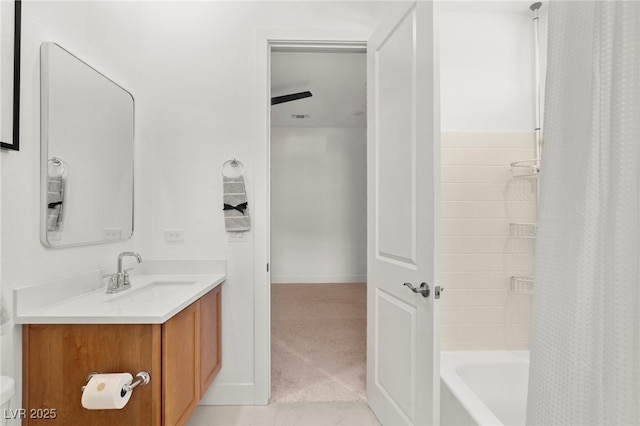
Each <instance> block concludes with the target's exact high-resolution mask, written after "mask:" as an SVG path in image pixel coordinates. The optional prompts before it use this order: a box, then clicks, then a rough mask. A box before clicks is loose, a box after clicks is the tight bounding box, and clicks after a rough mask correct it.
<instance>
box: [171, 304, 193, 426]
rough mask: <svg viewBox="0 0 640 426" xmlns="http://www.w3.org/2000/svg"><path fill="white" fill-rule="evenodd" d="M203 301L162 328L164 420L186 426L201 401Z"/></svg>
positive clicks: (183, 311)
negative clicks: (201, 312)
mask: <svg viewBox="0 0 640 426" xmlns="http://www.w3.org/2000/svg"><path fill="white" fill-rule="evenodd" d="M199 343H200V301H199V300H198V301H196V302H194V303H193V304H191V305H189V306H188V307H187V308H185V309H184V310H182V311H181V312H180V313H178V314H177V315H176V316H174V317H173V318H171V319H170V320H169V321H167V322H166V323H164V324H163V325H162V388H163V394H162V418H163V424H164V425H165V426H173V425H183V424H185V423H186V422H187V420H188V419H189V416H190V415H191V413H192V411H193V410H194V409H195V408H196V406H197V405H198V402H199V401H200V350H199Z"/></svg>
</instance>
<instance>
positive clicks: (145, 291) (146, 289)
mask: <svg viewBox="0 0 640 426" xmlns="http://www.w3.org/2000/svg"><path fill="white" fill-rule="evenodd" d="M196 282H197V281H171V280H166V281H151V282H150V283H148V284H145V285H144V286H138V287H137V286H136V282H135V280H134V281H133V282H132V283H131V288H130V289H129V290H123V291H121V292H119V293H114V294H107V295H106V299H105V300H104V303H112V302H115V301H118V303H123V302H124V303H126V302H135V303H145V302H148V303H153V302H157V301H158V299H160V298H165V297H167V296H168V295H169V293H172V292H174V291H175V290H181V289H184V288H185V287H187V286H190V285H193V284H195V283H196Z"/></svg>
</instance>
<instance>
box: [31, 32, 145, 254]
mask: <svg viewBox="0 0 640 426" xmlns="http://www.w3.org/2000/svg"><path fill="white" fill-rule="evenodd" d="M47 43H49V44H54V45H56V46H57V47H58V48H60V49H62V50H64V51H65V52H66V53H68V54H69V55H71V56H72V57H74V58H75V59H76V60H78V61H80V62H82V63H83V64H84V65H86V66H87V67H89V68H91V69H92V70H93V71H95V72H96V73H98V74H99V75H101V76H102V77H104V78H105V79H107V80H109V81H110V82H111V83H113V84H114V85H116V86H117V87H119V88H120V89H122V90H123V91H124V92H125V93H127V94H128V95H129V96H130V97H131V102H132V104H133V127H132V132H133V139H132V146H131V158H132V160H133V161H132V170H131V234H129V235H128V236H126V237H122V238H119V239H113V240H94V241H81V242H77V243H69V244H51V242H50V241H49V239H48V238H47V236H48V235H47V181H48V179H49V135H48V128H49V114H48V111H47V108H46V105H48V93H46V92H44V91H43V90H42V87H43V75H42V63H43V61H42V46H43V45H45V44H47ZM48 78H49V77H48V76H47V79H48ZM40 86H41V92H40V242H41V243H42V245H44V246H45V247H47V248H67V247H78V246H86V245H95V244H109V243H118V242H122V241H126V240H130V239H131V238H133V233H134V232H135V209H136V205H135V204H136V203H135V199H136V186H135V181H136V172H135V164H136V137H135V134H136V99H135V97H134V96H133V94H132V93H131V92H130V91H128V90H127V89H125V88H124V87H122V86H121V85H119V84H118V83H116V82H115V81H113V80H112V79H110V78H109V77H107V76H106V75H104V74H103V73H102V72H100V71H98V70H97V69H95V68H94V67H92V66H91V65H89V64H88V63H87V62H85V61H83V60H82V59H80V58H79V57H77V56H76V55H74V54H73V53H71V52H69V51H68V50H67V49H65V48H64V47H62V46H60V45H59V44H58V43H55V42H43V43H42V44H41V45H40Z"/></svg>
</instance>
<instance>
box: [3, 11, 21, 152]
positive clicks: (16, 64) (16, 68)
mask: <svg viewBox="0 0 640 426" xmlns="http://www.w3.org/2000/svg"><path fill="white" fill-rule="evenodd" d="M13 4H14V13H13V20H14V23H13V124H12V126H11V132H12V139H13V141H12V142H0V148H6V149H12V150H14V151H19V150H20V32H21V31H20V27H21V21H22V1H21V0H15V1H14V2H13Z"/></svg>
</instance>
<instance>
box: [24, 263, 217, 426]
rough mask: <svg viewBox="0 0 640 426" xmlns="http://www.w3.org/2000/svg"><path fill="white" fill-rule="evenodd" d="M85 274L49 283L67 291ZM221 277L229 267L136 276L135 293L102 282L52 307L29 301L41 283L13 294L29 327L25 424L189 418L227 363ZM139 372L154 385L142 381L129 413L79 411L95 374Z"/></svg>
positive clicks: (129, 422) (154, 421)
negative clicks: (110, 289) (111, 291)
mask: <svg viewBox="0 0 640 426" xmlns="http://www.w3.org/2000/svg"><path fill="white" fill-rule="evenodd" d="M156 262H157V264H156V265H153V263H154V262H146V263H147V265H146V267H147V269H158V268H157V267H158V266H159V267H160V269H162V268H165V269H166V267H167V266H166V262H158V261H156ZM196 262H197V261H196ZM150 264H151V265H150ZM144 265H145V263H143V264H141V265H140V267H141V268H140V269H142V270H143V272H144V268H143V266H144ZM191 266H193V265H191ZM200 267H201V268H202V265H201V266H200ZM169 269H171V267H169ZM195 269H196V270H197V269H198V267H197V266H196V267H195ZM204 269H207V268H204ZM164 272H167V271H164ZM169 272H171V271H169ZM173 272H175V271H173ZM98 275H100V274H98ZM87 278H88V277H84V279H83V278H81V277H74V278H73V279H71V280H67V285H66V286H64V287H61V286H60V283H58V282H54V283H47V284H48V285H47V286H46V287H52V288H54V289H55V288H56V287H58V288H64V289H65V290H64V291H66V292H70V289H69V287H70V286H71V287H73V284H74V283H75V285H76V286H80V285H81V284H80V283H83V282H85V281H86V280H87ZM224 280H225V274H224V273H203V274H184V273H182V274H175V273H174V274H170V273H169V274H167V273H151V274H144V273H142V274H135V273H133V274H132V276H131V284H132V289H130V290H126V291H124V292H121V293H117V294H105V289H106V287H104V286H102V285H101V286H100V287H99V288H96V289H92V290H89V291H85V292H81V293H80V294H79V295H77V296H72V297H65V298H63V299H61V300H58V301H55V302H53V303H51V302H50V299H48V300H49V301H46V302H45V301H43V300H40V301H38V300H30V301H29V302H27V300H29V299H33V297H34V296H35V295H36V292H37V290H38V289H37V288H36V287H32V288H25V289H18V290H16V296H17V305H16V307H17V309H16V322H18V323H22V324H23V397H22V398H23V401H22V407H23V408H25V409H26V411H25V417H24V419H23V425H38V424H49V425H50V424H64V425H76V424H77V425H109V426H110V425H115V424H118V425H136V426H138V425H140V426H142V425H149V426H156V425H182V424H185V423H186V421H187V420H188V418H189V416H190V415H191V413H192V411H193V410H194V409H195V407H196V406H197V405H198V403H199V401H200V399H201V398H202V396H203V395H204V393H205V392H206V391H207V389H208V388H209V386H210V385H211V383H212V382H213V379H214V378H215V376H216V374H217V373H218V371H219V370H220V368H221V329H220V326H221V321H220V319H221V297H222V290H221V288H222V285H221V284H222V282H223V281H224ZM100 281H101V282H102V281H104V280H100ZM84 285H86V284H84ZM37 287H42V288H44V287H45V286H42V285H41V286H37ZM54 291H55V290H54ZM21 292H22V294H20V293H21ZM60 297H62V296H58V298H60ZM36 299H37V296H36ZM44 299H47V298H46V297H44ZM21 301H22V303H21ZM29 304H31V306H29ZM21 305H22V306H21ZM35 305H40V306H35ZM140 371H147V372H148V373H149V374H150V376H151V380H150V383H149V384H148V385H146V386H138V387H136V388H135V389H134V390H133V394H132V396H131V399H130V400H129V402H128V403H127V405H126V406H125V407H124V408H123V409H121V410H115V409H114V410H87V409H85V408H83V407H82V405H81V402H80V401H81V396H82V390H81V388H82V386H84V385H85V384H86V382H87V380H88V379H87V376H88V374H89V373H91V372H98V373H117V372H129V373H131V374H132V375H135V374H136V373H138V372H140Z"/></svg>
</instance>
